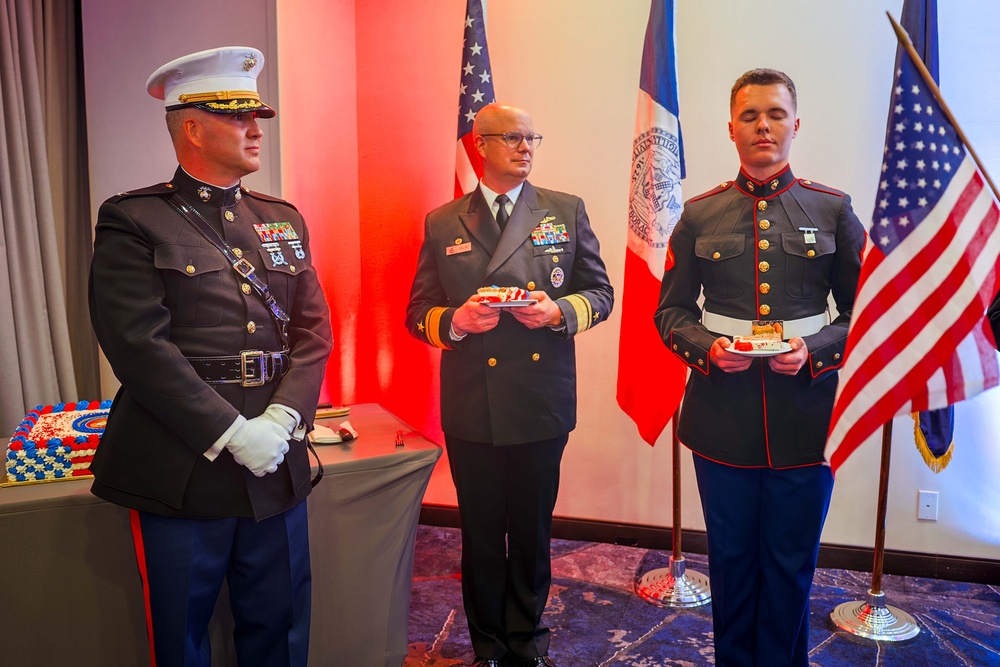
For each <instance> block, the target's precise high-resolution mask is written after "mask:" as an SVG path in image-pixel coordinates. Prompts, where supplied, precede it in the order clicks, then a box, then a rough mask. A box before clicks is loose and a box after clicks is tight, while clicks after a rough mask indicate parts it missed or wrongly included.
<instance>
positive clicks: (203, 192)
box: [198, 185, 212, 201]
mask: <svg viewBox="0 0 1000 667" xmlns="http://www.w3.org/2000/svg"><path fill="white" fill-rule="evenodd" d="M198 196H199V197H201V200H202V201H208V200H209V199H211V198H212V188H210V187H208V186H207V185H203V186H201V187H200V188H198Z"/></svg>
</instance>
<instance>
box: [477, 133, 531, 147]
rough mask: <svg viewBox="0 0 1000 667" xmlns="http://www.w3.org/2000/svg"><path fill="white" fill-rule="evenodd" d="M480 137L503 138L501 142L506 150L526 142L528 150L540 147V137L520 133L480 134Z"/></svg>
mask: <svg viewBox="0 0 1000 667" xmlns="http://www.w3.org/2000/svg"><path fill="white" fill-rule="evenodd" d="M479 136H481V137H503V142H504V143H505V144H507V148H517V147H518V146H520V145H521V142H522V141H527V142H528V146H529V147H530V148H537V147H538V146H541V145H542V135H540V134H521V133H520V132H504V133H503V134H480V135H479Z"/></svg>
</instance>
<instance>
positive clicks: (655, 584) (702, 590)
mask: <svg viewBox="0 0 1000 667" xmlns="http://www.w3.org/2000/svg"><path fill="white" fill-rule="evenodd" d="M685 569H686V568H685V565H684V558H683V557H682V558H674V557H673V556H671V557H670V567H669V568H666V567H661V568H659V569H657V570H651V571H649V572H647V573H646V574H644V575H642V576H641V577H639V580H638V581H636V582H635V592H636V594H637V595H638V596H639V597H641V598H642V599H643V600H645V601H646V602H649V603H652V604H655V605H657V606H658V607H699V606H701V605H703V604H707V603H709V602H711V601H712V593H711V592H710V591H709V587H708V577H706V576H705V575H704V574H702V573H701V572H695V571H693V570H692V571H691V572H685Z"/></svg>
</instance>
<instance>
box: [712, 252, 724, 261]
mask: <svg viewBox="0 0 1000 667" xmlns="http://www.w3.org/2000/svg"><path fill="white" fill-rule="evenodd" d="M720 257H722V255H721V254H720V253H719V251H718V250H716V251H715V252H713V253H712V259H719V258H720Z"/></svg>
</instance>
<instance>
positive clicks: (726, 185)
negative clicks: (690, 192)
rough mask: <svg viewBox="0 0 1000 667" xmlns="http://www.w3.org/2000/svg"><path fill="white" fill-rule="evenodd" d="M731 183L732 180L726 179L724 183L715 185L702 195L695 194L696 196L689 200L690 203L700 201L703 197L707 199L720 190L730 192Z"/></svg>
mask: <svg viewBox="0 0 1000 667" xmlns="http://www.w3.org/2000/svg"><path fill="white" fill-rule="evenodd" d="M731 184H732V181H725V182H723V183H720V184H719V185H717V186H715V187H714V188H712V189H711V190H709V191H708V192H702V193H701V194H700V195H695V196H694V197H691V199H690V200H688V203H692V202H696V201H699V200H701V199H705V198H707V197H711V196H712V195H717V194H719V193H720V192H728V191H729V188H730V185H731Z"/></svg>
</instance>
